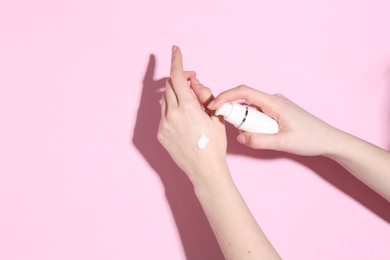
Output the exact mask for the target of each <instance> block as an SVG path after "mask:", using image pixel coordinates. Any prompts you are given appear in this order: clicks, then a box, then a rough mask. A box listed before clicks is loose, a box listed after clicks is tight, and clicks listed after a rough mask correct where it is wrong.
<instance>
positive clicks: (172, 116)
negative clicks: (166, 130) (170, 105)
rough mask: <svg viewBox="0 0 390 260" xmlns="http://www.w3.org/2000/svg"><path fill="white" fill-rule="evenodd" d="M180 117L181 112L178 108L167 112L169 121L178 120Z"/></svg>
mask: <svg viewBox="0 0 390 260" xmlns="http://www.w3.org/2000/svg"><path fill="white" fill-rule="evenodd" d="M178 117H179V113H178V112H177V111H176V110H173V111H170V112H169V113H168V114H167V117H166V118H167V121H169V122H176V121H177V119H178Z"/></svg>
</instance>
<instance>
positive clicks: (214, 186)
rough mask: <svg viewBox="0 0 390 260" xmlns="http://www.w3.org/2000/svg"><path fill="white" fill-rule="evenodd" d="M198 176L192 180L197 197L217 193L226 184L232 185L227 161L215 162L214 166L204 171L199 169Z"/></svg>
mask: <svg viewBox="0 0 390 260" xmlns="http://www.w3.org/2000/svg"><path fill="white" fill-rule="evenodd" d="M194 176H196V177H195V178H194V180H192V184H193V186H194V191H195V194H196V196H197V197H198V198H199V196H202V195H203V194H210V192H211V193H212V192H216V191H218V189H220V188H221V187H223V186H224V185H225V184H226V183H231V182H232V179H231V176H230V172H229V168H228V165H227V163H226V160H221V161H218V162H214V163H213V164H212V165H209V166H208V167H205V168H203V169H197V172H196V173H195V175H194Z"/></svg>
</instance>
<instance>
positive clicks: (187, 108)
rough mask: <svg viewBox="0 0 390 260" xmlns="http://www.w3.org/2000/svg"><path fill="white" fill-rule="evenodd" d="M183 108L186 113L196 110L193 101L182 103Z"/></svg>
mask: <svg viewBox="0 0 390 260" xmlns="http://www.w3.org/2000/svg"><path fill="white" fill-rule="evenodd" d="M182 108H183V110H184V112H186V113H192V112H194V111H195V109H194V106H193V104H192V102H185V103H184V104H183V105H182Z"/></svg>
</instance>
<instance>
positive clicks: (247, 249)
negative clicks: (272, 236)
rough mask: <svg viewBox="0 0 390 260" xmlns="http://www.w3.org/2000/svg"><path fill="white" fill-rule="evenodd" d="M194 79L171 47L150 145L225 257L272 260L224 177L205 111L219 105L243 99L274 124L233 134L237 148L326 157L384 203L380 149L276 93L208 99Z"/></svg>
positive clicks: (387, 191) (385, 164) (389, 182)
mask: <svg viewBox="0 0 390 260" xmlns="http://www.w3.org/2000/svg"><path fill="white" fill-rule="evenodd" d="M195 76H196V74H195V72H191V71H184V69H183V61H182V54H181V51H180V49H179V48H178V47H176V46H174V47H173V49H172V62H171V72H170V79H169V80H168V81H167V82H166V89H165V93H164V94H163V97H162V103H161V121H160V125H159V131H158V140H159V141H160V143H161V144H162V145H163V146H164V147H165V149H166V150H167V151H168V152H169V154H170V155H171V157H172V158H173V160H174V161H175V162H176V164H177V165H178V166H179V167H180V168H181V169H182V170H183V172H184V173H185V174H186V175H187V177H188V178H189V179H190V181H191V182H192V184H193V186H194V190H195V194H196V196H197V198H198V199H199V201H200V203H201V205H202V207H203V210H204V212H205V213H206V216H207V218H208V221H209V223H210V225H211V227H212V229H213V231H214V234H215V236H216V238H217V241H218V243H219V245H220V247H221V249H222V252H223V254H224V256H225V257H226V259H280V256H279V255H278V253H277V252H276V250H275V249H274V248H273V246H272V245H271V243H270V241H269V240H268V239H267V237H266V235H265V234H264V232H263V231H262V230H261V228H260V227H259V225H258V224H257V223H256V220H255V219H254V217H253V216H252V214H251V212H250V210H249V209H248V207H247V205H246V203H245V201H244V200H243V198H242V197H241V195H240V193H239V191H238V190H237V187H236V186H235V184H234V182H233V181H232V178H231V176H230V173H229V169H228V166H227V163H226V148H227V141H226V131H225V125H224V122H223V120H222V119H221V118H218V117H215V116H214V115H213V114H214V113H213V112H212V111H213V110H216V109H218V108H219V107H220V106H221V105H222V104H224V103H226V102H233V101H236V100H242V99H243V100H246V101H247V102H248V103H249V104H250V105H252V106H255V107H257V108H259V109H260V110H261V111H262V112H264V113H265V114H267V115H269V116H271V117H272V118H274V119H275V120H276V121H277V122H278V124H279V132H278V133H277V134H250V133H245V132H241V133H240V134H239V135H238V137H237V140H238V141H239V142H240V143H242V144H243V145H246V146H249V147H252V148H254V149H270V150H277V151H284V152H288V153H292V154H297V155H303V156H317V155H322V156H326V157H329V158H331V159H333V160H335V161H336V162H338V163H340V164H341V165H342V166H344V167H345V168H346V169H347V170H348V171H349V172H351V173H352V174H353V175H354V176H356V177H357V178H358V179H360V180H361V181H362V182H364V183H365V184H367V185H368V186H369V187H371V188H372V189H373V190H374V191H376V192H377V193H379V194H380V195H382V196H383V197H384V198H385V199H387V200H388V201H390V153H389V152H388V151H385V150H383V149H381V148H379V147H377V146H375V145H373V144H370V143H368V142H366V141H364V140H361V139H359V138H357V137H354V136H352V135H350V134H348V133H345V132H343V131H340V130H338V129H336V128H334V127H332V126H330V125H329V124H327V123H325V122H324V121H322V120H320V119H319V118H317V117H315V116H313V115H312V114H310V113H309V112H307V111H305V110H304V109H302V108H301V107H299V106H298V105H296V104H294V103H293V102H291V101H290V100H288V99H287V98H286V97H284V96H283V95H280V94H275V95H270V94H267V93H264V92H261V91H258V90H256V89H253V88H250V87H247V86H244V85H242V86H239V87H237V88H233V89H230V90H227V91H225V92H223V93H221V94H220V95H219V96H217V97H216V98H215V99H214V97H213V95H212V92H211V90H210V89H209V88H207V87H205V86H204V85H202V84H201V83H200V82H199V81H198V80H197V79H196V78H195ZM201 134H204V135H206V136H207V137H208V138H209V140H210V141H209V143H208V144H207V146H206V147H205V148H204V149H199V148H198V147H197V141H198V138H199V136H200V135H201Z"/></svg>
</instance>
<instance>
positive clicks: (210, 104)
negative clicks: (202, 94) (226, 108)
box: [207, 99, 215, 109]
mask: <svg viewBox="0 0 390 260" xmlns="http://www.w3.org/2000/svg"><path fill="white" fill-rule="evenodd" d="M214 104H215V99H214V100H213V101H211V102H210V103H209V104H208V105H207V108H209V109H210V108H212V107H213V105H214Z"/></svg>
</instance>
